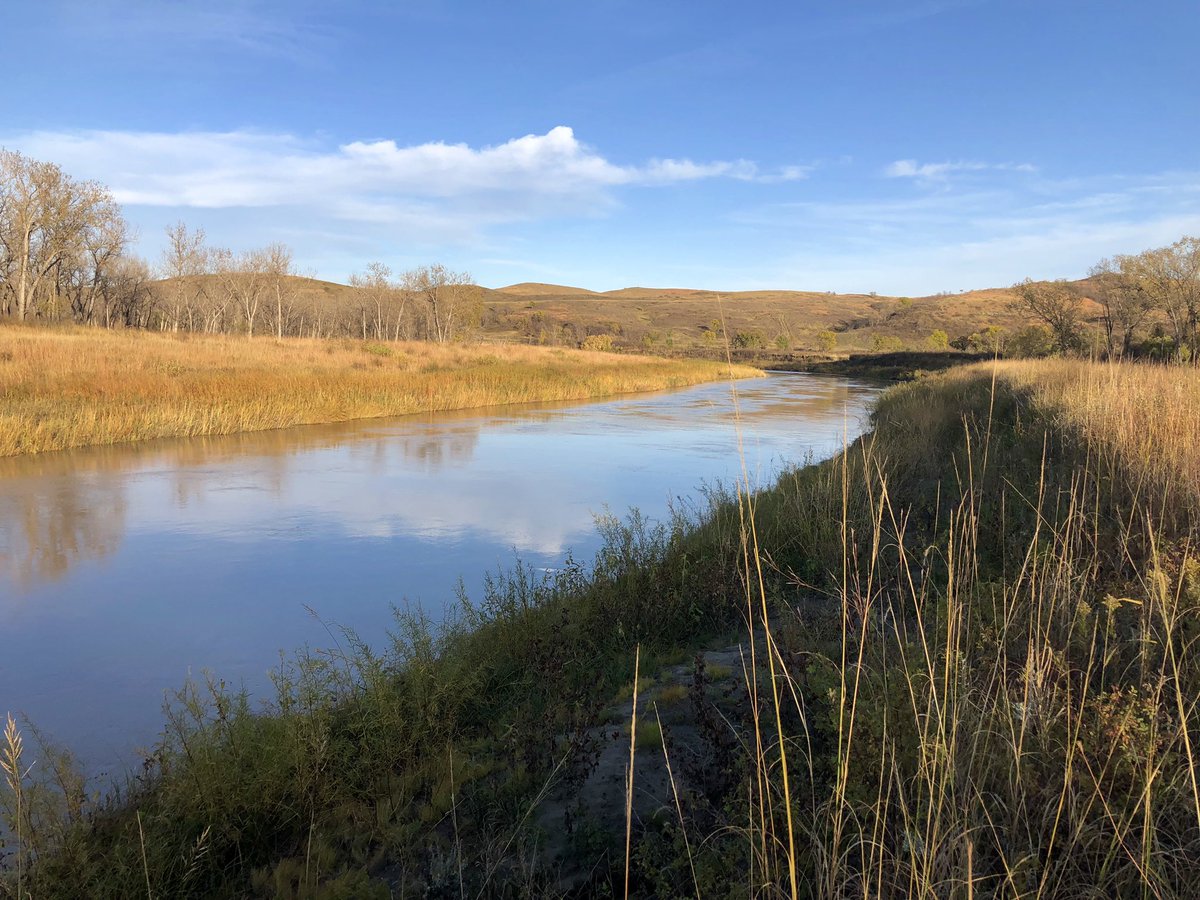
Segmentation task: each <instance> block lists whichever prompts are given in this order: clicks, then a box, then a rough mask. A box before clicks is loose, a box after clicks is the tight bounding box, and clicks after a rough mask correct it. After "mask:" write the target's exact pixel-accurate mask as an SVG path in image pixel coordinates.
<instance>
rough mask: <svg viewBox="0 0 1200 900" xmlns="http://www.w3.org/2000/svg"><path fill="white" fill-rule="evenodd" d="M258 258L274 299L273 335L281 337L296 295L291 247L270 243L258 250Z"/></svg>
mask: <svg viewBox="0 0 1200 900" xmlns="http://www.w3.org/2000/svg"><path fill="white" fill-rule="evenodd" d="M259 260H260V263H261V266H262V269H263V273H264V274H265V276H266V281H267V284H268V287H269V289H270V293H271V296H272V297H273V298H274V299H275V337H276V338H277V339H282V338H283V332H284V328H285V325H286V322H287V319H289V318H291V316H292V312H293V310H292V304H293V301H294V300H295V296H296V291H295V285H294V283H293V280H292V279H293V277H294V276H295V274H296V266H295V263H294V262H293V261H292V248H291V247H289V246H288V245H287V244H279V243H275V244H270V245H268V246H267V247H266V248H265V249H263V250H262V251H260V252H259Z"/></svg>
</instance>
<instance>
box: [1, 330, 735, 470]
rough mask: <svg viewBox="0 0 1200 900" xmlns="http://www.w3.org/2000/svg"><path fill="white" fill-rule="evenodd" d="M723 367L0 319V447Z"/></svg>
mask: <svg viewBox="0 0 1200 900" xmlns="http://www.w3.org/2000/svg"><path fill="white" fill-rule="evenodd" d="M734 372H735V374H736V375H737V376H738V377H745V376H751V375H754V374H756V372H755V370H753V369H749V368H746V367H737V368H736V369H735V370H734ZM729 374H730V368H729V367H728V366H724V365H720V364H717V363H711V362H704V361H684V360H665V359H658V358H653V357H642V356H625V355H621V356H618V355H614V354H611V353H590V352H584V351H577V350H563V349H546V348H538V347H524V346H509V345H482V344H481V345H465V344H453V345H438V344H429V343H395V344H392V343H389V344H381V343H372V342H360V341H344V340H308V339H302V338H287V339H284V340H278V341H277V340H274V339H271V338H258V339H255V340H248V339H246V338H244V337H241V338H239V337H223V336H201V335H163V334H155V333H151V332H140V331H139V332H134V331H128V332H114V331H102V330H95V329H84V328H77V329H66V330H58V329H47V328H22V327H17V326H0V456H10V455H14V454H18V453H37V452H41V451H45V450H61V449H65V448H68V447H79V446H85V445H89V444H112V443H119V442H124V441H138V440H146V439H148V438H159V437H177V436H191V435H204V434H231V433H235V432H242V431H258V430H264V429H269V428H282V427H286V426H289V425H308V424H316V423H325V422H342V421H346V420H349V419H361V418H370V417H376V416H393V415H404V414H408V413H416V412H434V411H442V410H451V409H468V408H473V407H481V406H493V405H500V404H508V403H524V402H531V401H543V400H546V401H549V400H582V399H587V398H591V397H598V396H604V395H610V394H622V393H631V392H636V391H650V390H659V389H666V388H674V387H683V386H686V385H691V384H698V383H701V382H704V381H713V380H717V379H721V378H726V377H728V376H729Z"/></svg>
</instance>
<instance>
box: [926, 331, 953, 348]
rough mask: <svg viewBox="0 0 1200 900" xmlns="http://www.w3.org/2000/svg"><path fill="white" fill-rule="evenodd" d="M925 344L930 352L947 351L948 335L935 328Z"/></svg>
mask: <svg viewBox="0 0 1200 900" xmlns="http://www.w3.org/2000/svg"><path fill="white" fill-rule="evenodd" d="M927 343H928V344H929V348H930V349H931V350H949V349H950V335H948V334H946V332H944V331H943V330H942V329H940V328H937V329H935V330H934V332H933V333H932V334H931V335H929V337H928V339H927Z"/></svg>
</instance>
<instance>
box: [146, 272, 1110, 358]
mask: <svg viewBox="0 0 1200 900" xmlns="http://www.w3.org/2000/svg"><path fill="white" fill-rule="evenodd" d="M204 281H206V282H211V281H212V279H211V277H207V278H205V279H204ZM292 281H293V285H294V287H295V289H296V290H295V294H296V297H297V302H298V303H299V304H300V306H302V307H305V308H307V309H308V310H310V311H311V310H317V309H328V310H329V312H330V314H336V313H337V311H338V310H341V312H340V316H341V319H342V320H343V321H345V322H350V323H354V322H361V321H362V320H363V317H364V314H363V313H362V312H361V311H359V307H360V306H361V305H362V304H360V303H359V302H358V299H357V295H355V293H354V291H353V289H352V288H350V287H349V286H347V285H343V284H338V283H336V282H330V281H319V280H317V279H311V278H295V279H292ZM1081 285H1082V286H1083V287H1084V288H1085V290H1086V287H1087V282H1081ZM159 287H160V289H161V290H164V291H166V290H168V289H169V283H167V282H160V283H159ZM213 288H214V289H215V282H214V283H213ZM479 298H480V302H481V325H482V329H483V331H484V333H485V334H486V335H489V336H491V337H493V338H497V339H500V340H507V341H516V342H528V343H547V344H568V345H578V344H579V343H580V342H581V341H582V340H583V339H584V338H586V337H588V336H590V335H607V336H608V337H609V338H611V340H612V342H613V345H614V346H617V347H629V348H638V349H645V350H651V351H655V350H671V351H677V350H688V349H691V348H706V347H707V348H712V347H714V345H716V344H720V343H721V340H720V337H719V335H718V332H719V331H720V329H721V323H722V322H724V327H725V329H726V330H727V331H728V333H729V334H730V335H731V336H736V335H738V334H739V333H741V334H743V335H748V336H750V339H752V340H755V341H759V342H761V343H762V344H764V345H766V346H768V347H779V348H780V349H785V348H786V349H793V350H817V349H821V348H822V347H827V346H828V341H829V338H828V336H827V335H826V336H824V337H823V336H822V335H823V333H826V332H833V333H834V334H835V335H836V338H835V349H836V350H839V351H861V350H870V349H873V348H879V346H880V342H881V341H887V342H888V343H889V346H888V348H887V349H898V348H897V347H896V346H895V341H897V340H898V341H900V342H901V344H902V345H903V348H904V349H924V348H925V346H926V343H927V341H928V339H929V336H930V334H931V333H932V332H934V331H935V330H941V331H945V332H946V334H947V335H948V336H949V337H950V339H951V340H953V339H955V338H960V337H965V336H967V335H970V334H973V333H975V332H978V331H980V330H982V329H983V328H985V327H987V326H988V325H995V326H999V327H1001V328H1004V329H1006V330H1009V331H1013V330H1016V329H1019V328H1021V327H1022V326H1023V325H1025V324H1028V320H1027V319H1026V318H1025V317H1023V316H1022V315H1021V314H1019V313H1017V312H1015V311H1014V310H1013V308H1012V301H1013V299H1014V295H1013V293H1012V291H1011V290H1009V289H1007V288H989V289H984V290H976V291H967V292H964V293H960V294H935V295H931V296H928V297H911V298H910V297H893V296H877V295H871V294H834V293H825V292H818V291H797V290H758V291H728V292H725V291H711V290H705V289H702V288H648V287H628V288H621V289H619V290H614V291H605V292H597V291H591V290H588V289H586V288H581V287H575V286H571V285H557V284H543V283H537V282H523V283H520V284H510V285H506V286H504V287H501V288H495V289H493V288H485V287H481V288H479ZM411 312H418V313H419V312H420V310H419V308H410V313H411ZM1087 313H1088V315H1089V316H1091V317H1093V318H1094V317H1096V316H1098V315H1099V309H1098V307H1096V306H1095V304H1091V303H1090V301H1089V305H1088V306H1087ZM311 315H312V314H311V313H310V317H311ZM348 327H350V328H351V329H353V327H354V326H353V325H351V326H348ZM351 335H352V336H353V330H351Z"/></svg>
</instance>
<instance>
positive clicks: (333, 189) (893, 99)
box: [0, 0, 1200, 295]
mask: <svg viewBox="0 0 1200 900" xmlns="http://www.w3.org/2000/svg"><path fill="white" fill-rule="evenodd" d="M4 31H5V33H6V38H5V41H4V44H5V52H6V57H7V66H6V68H7V71H8V72H9V73H17V76H16V85H15V87H16V90H10V91H8V92H6V101H5V106H4V110H3V115H0V145H3V146H6V147H9V148H11V149H17V150H21V151H23V152H25V153H27V154H29V155H31V156H35V157H38V158H42V159H50V160H53V161H55V162H57V163H59V164H61V165H62V166H63V167H64V168H65V169H67V171H69V172H70V173H72V174H73V175H76V176H77V177H86V178H96V179H99V180H101V181H103V182H104V183H106V184H107V185H109V186H110V187H111V188H112V189H113V191H114V193H115V195H116V196H117V198H118V199H119V200H121V201H122V202H123V203H124V204H125V208H126V213H127V216H128V217H129V218H130V220H131V221H132V222H133V223H134V224H135V225H136V226H137V229H138V233H139V241H138V248H137V249H138V250H139V252H141V253H142V254H143V255H145V256H147V258H149V259H151V260H152V261H153V260H155V259H156V258H157V256H158V253H159V252H160V250H161V247H162V244H163V240H162V231H163V228H164V227H165V226H166V225H167V224H169V223H172V222H174V221H176V220H179V219H182V220H184V221H186V222H188V223H189V224H191V225H193V226H201V227H203V228H205V230H206V231H207V233H208V235H209V239H210V242H211V243H214V244H217V245H224V246H231V247H233V248H235V249H240V248H245V247H251V246H259V245H262V244H266V243H269V242H271V241H285V242H287V243H289V244H291V245H292V246H293V248H294V249H295V251H296V256H297V259H298V261H299V263H300V265H301V268H302V269H304V270H305V271H307V272H309V273H310V274H315V275H318V276H320V277H325V278H330V279H334V280H345V279H346V278H347V277H348V276H349V274H350V273H351V272H353V271H356V270H360V269H362V268H363V267H364V266H365V264H366V263H367V262H369V261H371V260H375V259H379V260H382V261H384V262H387V263H388V264H390V265H392V266H393V268H396V269H403V268H407V267H409V266H412V265H417V264H421V263H425V262H431V261H442V262H445V263H447V264H448V265H452V266H453V267H455V268H458V269H466V270H469V271H470V272H472V273H473V274H474V275H475V277H476V278H477V279H478V280H479V282H480V283H482V284H487V285H491V286H499V285H502V284H508V283H511V282H516V281H526V280H529V281H553V282H560V283H569V284H578V285H582V286H585V287H591V288H594V289H598V290H605V289H612V288H619V287H625V286H628V285H633V284H641V285H656V286H689V287H710V288H715V289H724V290H737V289H756V288H796V289H810V290H838V291H878V292H880V293H889V294H913V295H915V294H924V293H931V292H935V291H939V290H961V289H967V288H973V287H986V286H995V285H1001V284H1008V283H1011V282H1013V281H1016V280H1018V279H1020V278H1022V277H1025V276H1027V275H1029V276H1033V277H1039V278H1042V277H1044V278H1051V277H1075V276H1079V275H1082V274H1084V273H1085V272H1086V270H1087V268H1088V267H1089V266H1090V265H1091V264H1092V263H1094V262H1095V261H1096V260H1098V259H1099V258H1101V257H1103V256H1107V255H1110V254H1113V253H1121V252H1133V251H1137V250H1141V249H1144V248H1146V247H1149V246H1156V245H1159V244H1163V243H1167V242H1169V241H1172V240H1174V239H1176V238H1178V237H1179V236H1180V235H1182V234H1185V233H1193V234H1194V233H1200V52H1198V51H1197V44H1198V40H1200V3H1196V2H1195V0H1188V2H1155V0H1149V2H1144V3H1137V4H1134V3H1130V2H1128V0H1122V2H1107V0H1086V2H1084V0H1037V2H1017V0H992V2H982V0H978V2H977V0H963V2H951V0H945V2H937V0H931V2H920V0H911V2H910V0H891V2H865V0H863V2H859V0H843V2H803V0H802V2H795V3H787V4H785V3H754V2H746V3H740V4H734V3H728V2H706V0H690V2H645V0H643V2H626V0H596V2H589V0H553V2H551V0H532V2H530V0H511V2H508V3H496V2H457V3H456V2H437V0H417V2H394V3H386V2H366V0H344V2H337V3H334V2H324V3H320V2H314V0H208V2H203V3H201V2H198V0H197V2H184V0H175V2H165V0H43V2H39V3H16V2H14V3H11V4H9V8H8V9H6V11H5V13H4ZM10 83H11V78H10Z"/></svg>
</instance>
